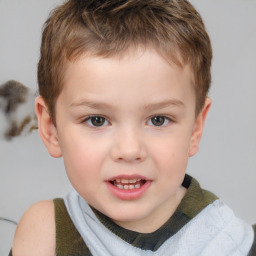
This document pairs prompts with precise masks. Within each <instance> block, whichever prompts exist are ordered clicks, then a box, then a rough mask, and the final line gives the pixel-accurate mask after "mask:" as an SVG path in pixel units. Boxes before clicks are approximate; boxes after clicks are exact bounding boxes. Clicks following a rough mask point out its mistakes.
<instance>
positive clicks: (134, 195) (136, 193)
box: [106, 181, 152, 200]
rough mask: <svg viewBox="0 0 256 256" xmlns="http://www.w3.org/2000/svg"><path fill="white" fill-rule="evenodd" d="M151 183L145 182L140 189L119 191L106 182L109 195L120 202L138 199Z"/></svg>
mask: <svg viewBox="0 0 256 256" xmlns="http://www.w3.org/2000/svg"><path fill="white" fill-rule="evenodd" d="M151 183H152V182H151V181H146V183H145V184H143V185H142V186H141V187H140V188H136V189H120V188H118V187H116V186H114V185H113V184H111V183H110V182H106V184H107V187H108V189H109V190H110V191H111V193H112V194H113V195H114V196H116V197H118V198H119V199H122V200H133V199H138V198H140V197H141V196H142V195H143V194H144V193H145V192H146V191H147V190H148V188H149V187H150V185H151Z"/></svg>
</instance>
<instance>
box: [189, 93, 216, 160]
mask: <svg viewBox="0 0 256 256" xmlns="http://www.w3.org/2000/svg"><path fill="white" fill-rule="evenodd" d="M211 104H212V102H211V99H210V98H208V97H207V98H206V99H205V102H204V106H203V108H202V110H201V112H200V113H199V114H198V116H197V117H196V120H195V124H194V129H193V133H192V136H191V141H190V148H189V156H193V155H195V154H196V153H197V152H198V150H199V143H200V140H201V137H202V134H203V128H204V123H205V119H206V116H207V114H208V112H209V109H210V107H211Z"/></svg>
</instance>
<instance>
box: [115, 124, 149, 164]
mask: <svg viewBox="0 0 256 256" xmlns="http://www.w3.org/2000/svg"><path fill="white" fill-rule="evenodd" d="M111 156H112V159H113V160H114V161H124V162H141V161H143V160H144V159H145V158H146V150H145V143H144V140H143V136H142V134H141V133H140V132H138V131H137V130H136V129H133V128H129V129H122V130H120V131H118V132H117V133H116V134H115V137H114V141H113V144H112V150H111Z"/></svg>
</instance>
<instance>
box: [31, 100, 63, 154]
mask: <svg viewBox="0 0 256 256" xmlns="http://www.w3.org/2000/svg"><path fill="white" fill-rule="evenodd" d="M35 112H36V115H37V120H38V129H39V134H40V137H41V139H42V140H43V142H44V144H45V146H46V148H47V150H48V152H49V154H50V155H51V156H52V157H61V156H62V154H61V149H60V145H59V140H58V134H57V129H56V127H55V125H54V123H53V122H52V119H51V117H50V115H49V112H48V107H47V105H46V103H45V101H44V99H43V98H42V97H41V96H38V97H37V98H36V100H35Z"/></svg>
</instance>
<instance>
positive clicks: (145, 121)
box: [49, 50, 208, 232]
mask: <svg viewBox="0 0 256 256" xmlns="http://www.w3.org/2000/svg"><path fill="white" fill-rule="evenodd" d="M206 108H208V107H206ZM205 112H207V111H206V110H205ZM205 115H206V114H205ZM205 115H203V114H199V116H198V117H197V118H195V92H194V88H193V75H192V71H191V69H190V67H189V66H185V67H177V66H176V65H170V64H168V63H167V62H166V61H165V60H164V59H163V58H162V57H161V56H160V55H158V54H157V53H156V52H155V51H153V50H146V51H136V52H130V53H129V54H127V55H125V56H124V57H122V58H118V57H113V58H100V57H81V58H80V59H78V60H77V61H76V62H73V63H69V64H68V67H67V71H66V74H65V78H64V88H63V91H62V92H61V94H60V96H59V98H58V100H57V103H56V124H57V125H56V127H57V128H55V127H54V129H56V130H54V131H53V133H55V135H56V141H57V142H56V143H57V144H56V145H55V146H56V147H59V152H60V153H59V155H58V154H56V153H52V152H51V149H50V150H49V151H50V153H51V154H52V155H54V156H60V155H62V156H63V158H64V162H65V167H66V171H67V174H68V177H69V179H70V181H71V183H72V184H73V186H74V188H75V189H76V190H77V191H78V193H79V194H80V195H81V196H82V197H83V198H84V199H85V200H86V201H87V202H88V203H89V204H90V205H91V206H93V207H94V208H96V209H97V210H99V211H101V212H102V213H104V214H105V215H107V216H109V217H110V218H111V219H113V220H114V221H115V222H117V223H118V224H119V225H121V226H123V227H126V228H128V229H132V230H137V231H141V232H151V231H153V230H154V229H156V228H157V227H158V226H159V225H162V224H163V223H164V222H165V221H166V220H167V219H168V218H169V217H170V215H171V214H172V213H173V211H174V210H175V208H176V207H177V205H178V203H179V202H180V200H181V198H182V195H183V194H184V188H183V189H182V188H181V183H182V181H183V178H184V175H185V170H186V166H187V161H188V157H189V156H191V155H193V154H195V153H196V151H197V147H198V143H199V140H200V136H201V132H202V126H203V121H204V118H205ZM55 152H56V151H55ZM151 226H152V230H151V228H150V227H151ZM154 226H155V228H154ZM143 227H144V228H143Z"/></svg>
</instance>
